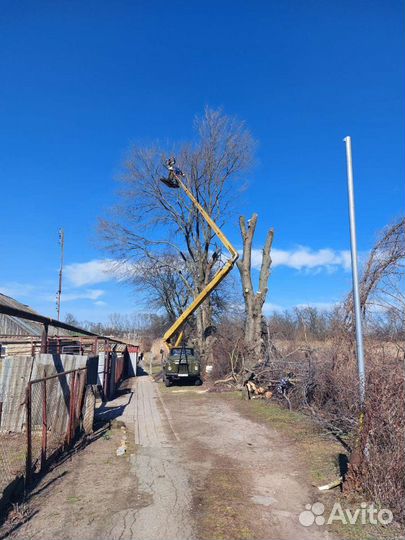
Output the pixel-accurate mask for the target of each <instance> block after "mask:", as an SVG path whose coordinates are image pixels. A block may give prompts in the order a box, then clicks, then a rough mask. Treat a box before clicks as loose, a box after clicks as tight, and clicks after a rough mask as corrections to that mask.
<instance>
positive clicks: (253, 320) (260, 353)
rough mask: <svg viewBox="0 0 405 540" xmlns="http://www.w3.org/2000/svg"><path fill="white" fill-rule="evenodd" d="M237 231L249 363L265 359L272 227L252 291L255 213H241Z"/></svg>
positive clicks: (253, 363)
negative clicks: (250, 215)
mask: <svg viewBox="0 0 405 540" xmlns="http://www.w3.org/2000/svg"><path fill="white" fill-rule="evenodd" d="M239 225H240V231H241V234H242V240H243V254H242V257H241V258H240V259H239V260H238V261H237V266H238V269H239V272H240V276H241V280H242V288H243V297H244V300H245V343H246V349H247V350H246V353H247V358H248V363H249V366H247V367H252V366H254V365H255V364H257V363H260V362H264V360H265V357H266V348H267V344H268V336H267V335H266V331H267V325H266V329H265V331H263V306H264V303H265V301H266V297H267V292H268V287H267V284H268V281H269V277H270V267H271V246H272V243H273V236H274V230H273V229H270V230H269V232H268V233H267V237H266V241H265V244H264V247H263V256H262V263H261V267H260V275H259V288H258V290H257V292H256V293H255V291H254V287H253V282H252V244H253V237H254V234H255V229H256V225H257V214H253V216H252V218H251V219H250V220H248V222H247V225H246V220H245V218H244V217H243V216H241V217H240V218H239Z"/></svg>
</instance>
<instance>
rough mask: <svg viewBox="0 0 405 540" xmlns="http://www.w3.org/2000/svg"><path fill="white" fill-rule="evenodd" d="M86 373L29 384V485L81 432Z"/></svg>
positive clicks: (67, 373) (64, 374) (65, 374)
mask: <svg viewBox="0 0 405 540" xmlns="http://www.w3.org/2000/svg"><path fill="white" fill-rule="evenodd" d="M86 372H87V369H86V368H80V369H75V370H71V371H65V372H62V373H57V374H56V375H52V376H50V377H43V378H42V379H36V380H33V381H30V382H29V383H28V385H27V390H26V400H25V406H26V416H27V431H26V436H27V453H26V465H25V469H26V470H25V475H26V482H27V483H29V482H30V480H31V479H32V477H33V475H34V474H35V473H37V472H39V471H41V470H44V469H45V468H46V466H47V465H48V463H49V462H50V461H51V460H52V459H53V458H54V457H55V456H57V454H58V453H60V452H61V451H63V450H65V449H66V448H68V447H69V446H70V445H71V444H72V443H73V442H74V441H75V439H76V437H77V435H78V432H79V431H81V427H82V417H83V412H84V411H83V405H84V403H85V400H84V396H85V389H86V374H87V373H86Z"/></svg>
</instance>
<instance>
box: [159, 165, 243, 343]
mask: <svg viewBox="0 0 405 540" xmlns="http://www.w3.org/2000/svg"><path fill="white" fill-rule="evenodd" d="M175 163H176V160H175V159H174V158H170V159H168V160H167V161H166V168H167V169H168V170H169V176H168V178H161V181H162V182H163V183H164V184H166V185H167V186H168V187H170V188H181V189H182V190H183V191H184V192H185V193H186V195H187V196H188V198H189V199H190V200H191V201H192V203H193V204H194V206H195V207H196V208H197V210H198V211H199V212H200V214H201V215H202V216H203V217H204V219H205V221H206V222H207V223H208V224H209V226H210V227H211V228H212V230H213V231H214V232H215V234H216V235H217V237H218V238H219V239H220V240H221V242H222V244H223V245H224V246H225V247H226V249H227V250H228V251H229V253H230V258H229V259H228V260H227V261H226V262H225V264H224V266H223V267H222V268H221V269H220V270H218V272H217V273H216V274H215V276H214V277H213V278H212V280H211V281H210V282H209V283H208V285H207V286H206V287H205V288H204V289H203V290H202V291H201V292H200V293H199V294H198V295H197V296H196V298H195V299H194V301H193V302H192V303H191V304H190V305H189V306H188V308H187V309H186V310H185V311H184V312H183V313H182V314H181V315H180V317H179V318H178V319H177V320H176V321H175V322H174V323H173V324H172V326H171V327H170V328H169V330H167V332H166V333H165V335H164V336H163V341H164V342H165V343H166V345H167V346H168V347H169V348H170V347H171V345H170V340H171V339H172V338H173V336H174V335H175V334H176V332H178V331H179V330H181V327H182V326H183V324H184V323H185V322H186V320H187V319H188V318H189V317H190V316H191V315H192V314H193V313H194V312H195V311H196V310H197V309H198V307H199V306H200V305H201V304H202V303H203V302H204V300H205V299H206V298H207V297H208V296H209V294H210V293H211V292H212V291H213V290H214V289H215V288H216V287H218V285H219V284H220V283H221V281H222V280H223V279H224V278H225V276H227V274H229V272H230V271H231V270H232V268H233V266H234V264H235V262H236V261H237V259H238V257H239V253H238V252H237V251H236V249H235V248H234V247H233V245H232V244H231V243H230V241H229V240H228V239H227V237H226V236H225V235H224V233H223V232H222V231H221V229H220V228H219V227H218V225H217V224H216V223H215V221H214V220H213V219H212V218H211V216H210V215H209V214H208V213H207V212H206V211H205V210H204V208H203V207H202V206H201V204H200V203H199V202H198V201H197V199H196V198H195V197H194V195H193V194H192V192H191V191H190V190H189V188H188V187H187V185H186V184H185V183H184V182H183V181H182V178H185V174H184V173H183V172H182V171H181V170H180V169H179V168H178V167H176V166H175ZM182 338H183V332H180V334H179V336H178V338H177V341H176V343H175V346H178V345H179V344H180V343H181V341H182Z"/></svg>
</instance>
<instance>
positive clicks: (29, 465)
mask: <svg viewBox="0 0 405 540" xmlns="http://www.w3.org/2000/svg"><path fill="white" fill-rule="evenodd" d="M25 392H26V393H25V408H26V414H27V426H26V427H27V452H26V456H25V484H26V485H28V484H29V483H30V481H31V469H32V415H31V412H32V410H31V406H32V400H31V383H28V384H27V388H26V391H25Z"/></svg>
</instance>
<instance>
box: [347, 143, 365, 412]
mask: <svg viewBox="0 0 405 540" xmlns="http://www.w3.org/2000/svg"><path fill="white" fill-rule="evenodd" d="M343 140H344V142H345V143H346V158H347V188H348V194H349V218H350V243H351V256H352V278H353V302H354V314H355V323H356V345H357V365H358V371H359V385H360V405H361V407H362V408H363V405H364V400H365V396H366V376H365V367H364V347H363V329H362V318H361V305H360V292H359V271H358V256H357V236H356V210H355V206H354V186H353V162H352V139H351V137H345V138H344V139H343Z"/></svg>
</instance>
